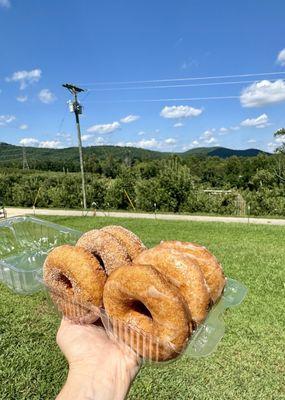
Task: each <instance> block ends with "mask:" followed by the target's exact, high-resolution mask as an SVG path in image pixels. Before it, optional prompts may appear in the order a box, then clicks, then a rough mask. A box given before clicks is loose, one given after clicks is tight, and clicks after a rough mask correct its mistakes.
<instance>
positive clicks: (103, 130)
mask: <svg viewBox="0 0 285 400" xmlns="http://www.w3.org/2000/svg"><path fill="white" fill-rule="evenodd" d="M120 126H121V125H120V123H119V122H117V121H115V122H112V123H111V124H101V125H93V126H90V127H89V128H88V129H86V130H87V132H90V133H100V134H107V133H112V132H115V131H117V130H118V129H119V128H120Z"/></svg>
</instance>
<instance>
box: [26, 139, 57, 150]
mask: <svg viewBox="0 0 285 400" xmlns="http://www.w3.org/2000/svg"><path fill="white" fill-rule="evenodd" d="M19 143H20V145H22V146H32V147H42V148H45V149H56V148H59V147H60V146H61V142H60V141H59V140H43V141H40V140H38V139H36V138H32V137H29V138H23V139H21V140H20V142H19Z"/></svg>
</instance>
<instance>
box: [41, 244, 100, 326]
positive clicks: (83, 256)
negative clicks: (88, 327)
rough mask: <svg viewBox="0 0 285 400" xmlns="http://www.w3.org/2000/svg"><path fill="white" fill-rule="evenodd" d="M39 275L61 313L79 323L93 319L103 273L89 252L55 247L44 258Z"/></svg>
mask: <svg viewBox="0 0 285 400" xmlns="http://www.w3.org/2000/svg"><path fill="white" fill-rule="evenodd" d="M43 277H44V282H45V284H46V285H47V287H48V289H49V290H50V294H51V297H52V300H53V301H54V303H55V304H56V306H57V307H58V309H59V310H60V311H61V312H62V313H63V315H65V316H66V317H68V318H70V319H71V320H73V321H74V322H79V323H91V322H94V321H96V319H97V318H98V316H99V314H98V312H99V310H98V307H101V306H102V304H103V288H104V285H105V282H106V279H107V276H106V274H105V272H104V270H103V269H102V268H101V266H100V264H99V262H98V261H97V260H96V259H95V258H94V257H93V256H92V255H91V254H90V253H88V252H87V251H86V250H84V249H82V248H79V247H77V248H76V247H74V246H70V245H63V246H59V247H56V248H55V249H53V250H52V251H51V252H50V253H49V254H48V256H47V258H46V260H45V262H44V266H43Z"/></svg>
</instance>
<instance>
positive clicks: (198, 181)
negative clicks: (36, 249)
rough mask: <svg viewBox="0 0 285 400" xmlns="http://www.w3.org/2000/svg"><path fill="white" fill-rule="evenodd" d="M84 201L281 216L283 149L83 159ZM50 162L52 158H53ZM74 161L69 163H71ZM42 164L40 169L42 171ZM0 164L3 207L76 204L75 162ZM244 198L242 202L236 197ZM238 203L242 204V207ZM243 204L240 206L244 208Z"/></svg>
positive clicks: (284, 182) (284, 210) (122, 206)
mask: <svg viewBox="0 0 285 400" xmlns="http://www.w3.org/2000/svg"><path fill="white" fill-rule="evenodd" d="M84 165H85V171H86V191H87V204H88V206H89V207H94V208H100V209H110V210H111V209H122V210H128V209H132V208H133V207H134V208H135V209H136V210H142V211H150V212H154V211H155V210H157V211H162V212H185V213H215V214H240V213H242V214H243V213H245V212H249V207H250V213H251V215H281V216H282V215H284V214H285V196H284V195H285V155H284V154H283V153H282V152H280V153H279V154H274V155H270V156H268V155H265V154H260V155H258V156H256V157H236V156H233V157H230V158H227V159H221V158H219V157H204V158H203V157H195V156H191V157H188V158H180V157H179V156H177V155H175V156H169V157H167V158H166V159H149V160H139V159H132V158H131V156H128V157H125V158H124V159H116V158H114V157H112V155H109V156H108V157H107V158H106V159H103V160H102V159H98V158H96V157H95V156H89V157H85V161H84ZM53 167H54V164H53ZM73 167H74V168H73ZM42 168H46V169H47V170H46V171H43V170H41V169H42ZM42 168H39V169H38V170H37V169H33V170H28V171H22V170H20V169H19V168H15V166H14V167H13V168H11V166H10V168H5V167H3V166H2V167H1V170H0V178H1V179H0V198H1V199H2V201H3V203H4V204H5V205H14V206H24V207H31V206H33V205H34V204H35V205H36V206H37V207H59V208H61V207H64V208H80V207H81V198H82V195H81V177H80V174H79V172H77V169H78V166H77V165H76V164H75V163H74V164H73V163H72V162H70V166H69V168H64V170H63V171H62V170H61V171H58V170H55V171H52V170H49V171H48V169H53V168H51V166H45V165H44V164H43V165H42ZM241 199H242V201H241ZM242 204H243V206H241V205H242ZM244 205H246V207H245V206H244Z"/></svg>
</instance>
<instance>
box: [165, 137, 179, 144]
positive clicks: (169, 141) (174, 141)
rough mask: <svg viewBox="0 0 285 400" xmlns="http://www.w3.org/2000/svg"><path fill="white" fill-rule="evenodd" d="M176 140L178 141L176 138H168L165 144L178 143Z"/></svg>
mask: <svg viewBox="0 0 285 400" xmlns="http://www.w3.org/2000/svg"><path fill="white" fill-rule="evenodd" d="M176 142H177V140H176V139H174V138H167V139H165V141H164V143H165V144H176Z"/></svg>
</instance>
